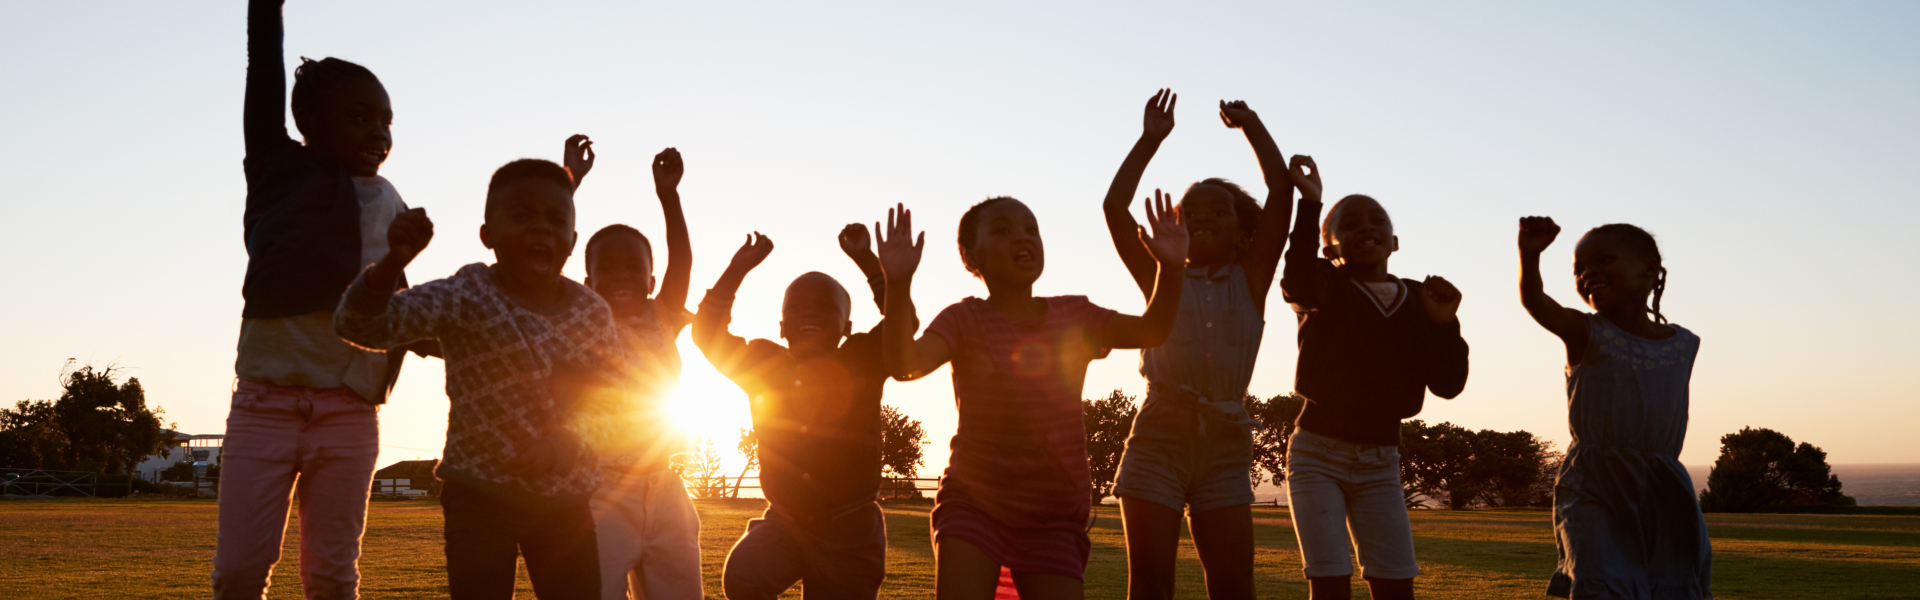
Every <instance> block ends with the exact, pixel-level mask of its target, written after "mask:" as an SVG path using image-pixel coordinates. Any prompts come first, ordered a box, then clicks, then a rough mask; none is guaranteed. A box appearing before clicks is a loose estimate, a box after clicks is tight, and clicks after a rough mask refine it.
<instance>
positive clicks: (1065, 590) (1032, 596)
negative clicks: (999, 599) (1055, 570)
mask: <svg viewBox="0 0 1920 600" xmlns="http://www.w3.org/2000/svg"><path fill="white" fill-rule="evenodd" d="M1013 587H1014V588H1016V589H1018V590H1020V600H1081V599H1082V598H1085V597H1086V587H1087V586H1086V584H1085V583H1083V582H1081V581H1080V580H1078V579H1074V578H1072V577H1067V576H1065V575H1054V574H1051V573H1032V572H1025V571H1014V572H1013Z"/></svg>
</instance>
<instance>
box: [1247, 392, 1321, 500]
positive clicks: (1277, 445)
mask: <svg viewBox="0 0 1920 600" xmlns="http://www.w3.org/2000/svg"><path fill="white" fill-rule="evenodd" d="M1246 403H1247V416H1250V417H1253V420H1255V421H1259V422H1260V425H1261V427H1260V429H1256V430H1254V432H1253V464H1252V465H1250V466H1249V467H1248V469H1247V478H1248V479H1250V480H1252V481H1253V485H1254V486H1255V487H1259V485H1260V484H1261V483H1262V482H1268V483H1272V484H1274V485H1280V483H1281V482H1284V481H1286V480H1287V441H1288V440H1289V439H1290V438H1291V437H1292V436H1293V420H1294V419H1295V418H1298V417H1299V416H1300V409H1301V407H1303V406H1305V405H1306V404H1307V399H1306V398H1302V397H1300V395H1299V394H1293V393H1287V394H1281V395H1278V396H1274V397H1272V398H1269V399H1266V400H1261V399H1260V397H1259V396H1255V395H1253V394H1247V399H1246Z"/></svg>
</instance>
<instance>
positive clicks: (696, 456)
mask: <svg viewBox="0 0 1920 600" xmlns="http://www.w3.org/2000/svg"><path fill="white" fill-rule="evenodd" d="M672 465H673V472H674V473H675V474H677V475H679V476H680V481H681V482H683V483H685V484H686V486H687V490H688V491H690V492H693V497H695V498H721V497H725V496H726V494H727V488H728V486H727V475H726V473H724V472H722V471H721V469H722V468H724V467H725V464H724V463H723V461H722V460H721V458H720V450H719V447H718V445H717V444H715V443H714V442H713V438H701V439H700V449H699V450H696V451H693V452H682V453H680V454H675V455H674V456H673V462H672Z"/></svg>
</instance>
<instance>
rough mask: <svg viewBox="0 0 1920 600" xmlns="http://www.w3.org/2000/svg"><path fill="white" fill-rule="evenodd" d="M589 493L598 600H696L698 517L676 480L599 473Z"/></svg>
mask: <svg viewBox="0 0 1920 600" xmlns="http://www.w3.org/2000/svg"><path fill="white" fill-rule="evenodd" d="M601 474H602V476H603V478H604V479H603V483H601V484H600V489H598V490H595V491H594V492H593V499H592V500H591V501H590V502H589V505H590V506H591V507H592V508H593V528H594V538H595V539H596V540H597V543H598V544H599V547H600V597H601V599H602V600H626V599H627V598H628V597H629V596H628V590H629V589H631V590H632V596H631V597H633V598H645V599H647V600H683V599H684V600H698V599H699V598H702V597H704V596H705V590H704V588H703V586H702V584H703V581H702V579H701V576H700V515H699V513H697V512H695V511H694V508H693V500H691V499H689V498H687V489H686V487H685V486H684V485H682V484H681V483H680V476H679V475H676V474H674V472H673V471H671V470H667V469H661V470H658V471H654V472H652V473H628V472H621V471H616V470H613V469H603V470H602V471H601Z"/></svg>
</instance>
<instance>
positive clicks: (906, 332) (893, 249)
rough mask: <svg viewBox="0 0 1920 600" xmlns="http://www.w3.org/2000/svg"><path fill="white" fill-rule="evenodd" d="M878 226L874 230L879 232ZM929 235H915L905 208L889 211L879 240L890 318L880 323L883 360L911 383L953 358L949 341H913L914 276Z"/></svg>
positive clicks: (890, 370)
mask: <svg viewBox="0 0 1920 600" xmlns="http://www.w3.org/2000/svg"><path fill="white" fill-rule="evenodd" d="M878 225H879V224H877V223H876V224H875V227H874V229H879V226H878ZM926 243H927V234H926V233H925V232H921V233H920V235H919V236H917V237H916V236H915V235H914V234H913V212H912V211H909V210H907V207H906V205H904V204H901V205H897V206H895V208H894V209H892V210H888V211H887V229H886V230H885V233H884V235H882V236H881V237H880V257H879V261H880V268H881V270H882V271H883V272H884V273H885V276H886V284H885V285H886V292H887V308H886V311H885V312H886V314H887V318H886V319H884V320H882V321H881V322H880V344H881V356H883V357H884V358H883V360H884V361H885V364H886V368H887V374H888V375H892V376H893V378H894V379H896V380H899V381H912V380H914V379H919V378H921V377H925V376H926V375H927V374H928V373H932V372H933V370H934V369H938V368H940V365H944V364H947V361H948V360H950V359H952V358H953V349H952V348H951V347H949V346H948V345H947V340H946V338H942V337H940V336H937V335H928V336H922V337H920V339H917V340H916V339H914V337H913V334H914V333H915V332H917V331H918V330H919V329H920V319H919V315H916V314H914V308H913V274H914V272H915V271H918V270H919V269H920V250H921V248H923V247H925V246H926Z"/></svg>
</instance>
